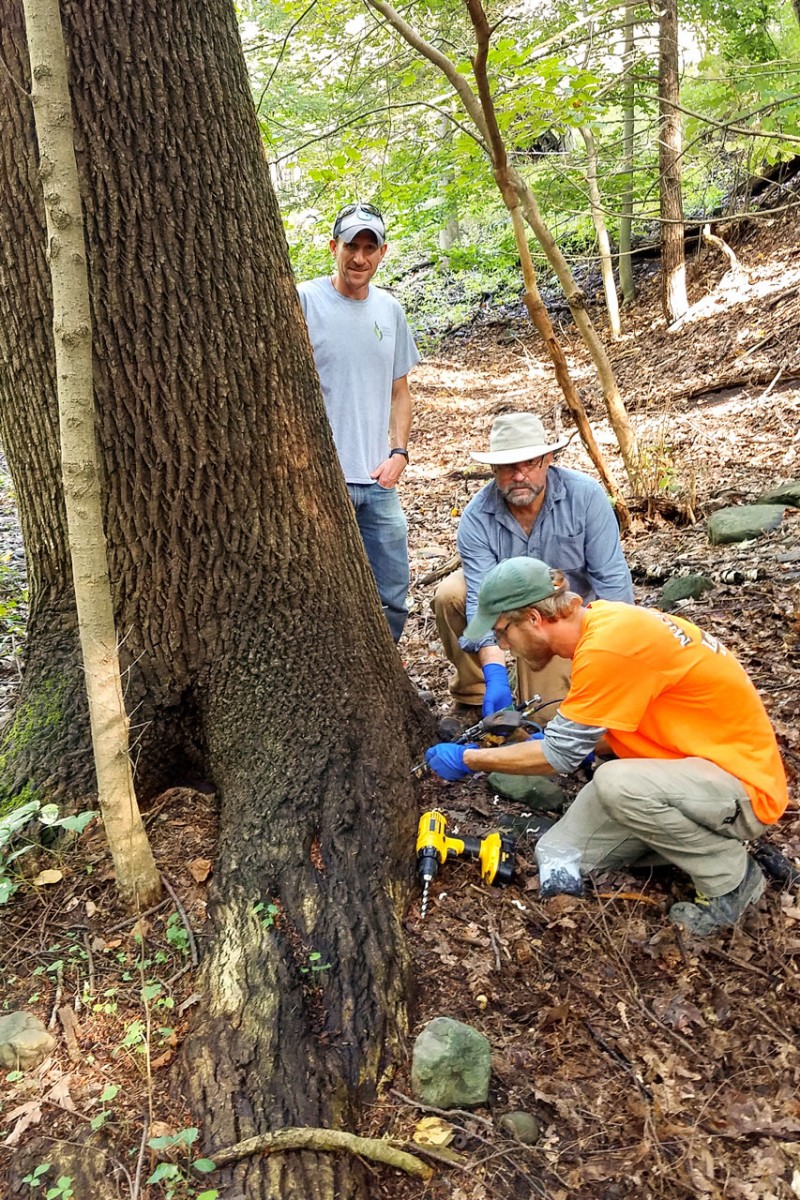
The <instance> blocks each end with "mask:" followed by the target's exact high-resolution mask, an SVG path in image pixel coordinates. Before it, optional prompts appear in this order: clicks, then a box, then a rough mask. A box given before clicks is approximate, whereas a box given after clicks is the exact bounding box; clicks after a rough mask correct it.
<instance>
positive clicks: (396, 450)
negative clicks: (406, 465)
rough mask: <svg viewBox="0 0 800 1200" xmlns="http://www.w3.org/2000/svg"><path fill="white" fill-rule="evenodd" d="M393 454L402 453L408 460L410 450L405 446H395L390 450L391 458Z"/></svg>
mask: <svg viewBox="0 0 800 1200" xmlns="http://www.w3.org/2000/svg"><path fill="white" fill-rule="evenodd" d="M393 454H402V456H403V458H404V459H405V460H406V462H408V451H407V450H406V449H405V448H404V447H403V446H395V448H394V450H390V451H389V458H391V457H392V455H393Z"/></svg>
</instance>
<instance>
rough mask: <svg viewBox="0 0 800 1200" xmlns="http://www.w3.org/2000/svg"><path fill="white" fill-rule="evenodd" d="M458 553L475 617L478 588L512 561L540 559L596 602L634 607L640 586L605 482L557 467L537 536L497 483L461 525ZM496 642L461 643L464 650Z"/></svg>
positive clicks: (487, 489)
mask: <svg viewBox="0 0 800 1200" xmlns="http://www.w3.org/2000/svg"><path fill="white" fill-rule="evenodd" d="M457 541H458V549H459V553H460V554H461V561H462V564H463V567H464V575H465V576H466V580H467V620H468V621H471V620H472V617H473V616H474V615H475V610H476V609H477V607H478V589H479V587H480V585H481V583H482V581H483V578H484V576H485V575H486V573H487V572H488V571H490V570H491V569H492V567H494V566H496V565H497V564H498V563H499V562H503V561H504V560H505V559H506V558H515V557H518V556H526V557H528V558H540V559H542V561H543V562H546V563H547V565H548V566H550V567H556V568H557V569H558V570H560V571H563V572H564V574H565V575H566V576H567V578H568V579H569V584H570V588H571V589H572V591H573V592H577V593H578V595H579V596H582V597H583V599H584V601H585V602H586V603H588V602H589V601H590V600H596V599H599V600H623V601H625V602H627V603H628V604H632V603H633V584H632V583H631V573H630V571H629V570H628V564H627V563H626V562H625V558H624V556H623V553H622V547H621V545H620V542H619V529H618V527H617V521H616V518H615V516H614V511H613V509H612V507H611V504H610V502H609V499H608V496H607V495H606V493H605V492H604V491H603V489H602V488H601V486H600V484H599V483H597V482H596V481H595V480H594V479H591V478H590V477H589V476H588V475H583V474H581V472H580V471H570V470H568V468H566V467H551V468H550V470H549V471H548V472H547V486H546V488H545V494H544V504H543V505H542V509H541V512H540V513H539V516H538V517H537V518H536V524H535V525H534V527H533V529H532V530H531V533H530V537H526V536H525V532H524V530H523V529H522V526H521V525H520V524H519V522H518V521H517V520H516V519H515V518H514V517H513V516H512V515H511V511H510V510H509V507H508V505H507V504H506V502H505V500H504V499H503V497H502V496H501V495H500V493H499V492H498V490H497V487H496V485H495V483H494V481H492V482H491V483H488V484H487V485H486V487H484V488H481V490H480V491H479V492H478V493H477V494H476V495H475V496H473V497H472V499H471V500H470V502H469V504H468V505H467V507H466V508H465V509H464V512H463V515H462V517H461V521H460V522H459V526H458V538H457ZM493 644H494V635H493V634H488V635H487V636H486V637H485V638H483V640H482V641H479V642H470V641H468V640H467V639H465V638H462V639H461V645H462V647H463V648H464V650H468V651H473V652H474V651H477V650H479V649H480V648H481V647H482V646H491V645H493Z"/></svg>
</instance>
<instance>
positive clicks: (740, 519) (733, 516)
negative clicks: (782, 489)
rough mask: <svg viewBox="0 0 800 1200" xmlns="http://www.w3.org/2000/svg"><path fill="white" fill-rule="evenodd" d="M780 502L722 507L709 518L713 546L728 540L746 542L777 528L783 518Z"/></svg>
mask: <svg viewBox="0 0 800 1200" xmlns="http://www.w3.org/2000/svg"><path fill="white" fill-rule="evenodd" d="M783 511H784V510H783V506H782V505H779V504H738V505H736V506H735V507H733V508H721V509H720V510H719V512H715V513H714V514H713V515H712V516H710V517H709V518H708V524H707V527H706V529H707V532H708V540H709V542H711V545H712V546H721V545H724V544H726V543H727V542H746V541H749V539H750V538H757V537H761V535H762V533H769V531H770V530H771V529H776V528H777V527H778V525H780V523H781V521H782V520H783Z"/></svg>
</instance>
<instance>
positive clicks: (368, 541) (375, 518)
mask: <svg viewBox="0 0 800 1200" xmlns="http://www.w3.org/2000/svg"><path fill="white" fill-rule="evenodd" d="M347 490H348V492H349V493H350V499H351V500H352V502H353V508H354V509H355V512H356V521H357V522H358V528H359V529H360V530H361V537H362V538H363V539H364V549H365V550H366V552H367V558H368V559H369V565H370V566H371V567H372V574H373V575H374V576H375V583H376V584H377V587H378V595H379V596H380V598H381V604H382V605H383V612H384V615H385V617H386V620H387V621H388V622H389V629H390V630H391V634H392V637H393V638H394V640H395V642H399V641H400V637H401V634H402V632H403V629H404V627H405V623H406V617H407V616H408V609H407V608H406V597H407V596H408V585H409V578H410V576H409V568H408V523H407V521H406V518H405V513H404V512H403V510H402V508H401V507H400V500H399V499H398V496H397V489H396V488H384V487H381V485H380V484H379V483H371V484H364V483H348V485H347Z"/></svg>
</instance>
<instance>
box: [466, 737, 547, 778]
mask: <svg viewBox="0 0 800 1200" xmlns="http://www.w3.org/2000/svg"><path fill="white" fill-rule="evenodd" d="M464 766H465V767H469V769H470V770H471V771H485V772H487V773H488V772H489V771H502V772H503V773H504V774H506V775H553V774H554V771H553V768H552V767H551V766H550V763H549V762H548V761H547V759H546V758H545V756H544V754H543V753H542V747H541V742H539V741H528V742H514V743H512V744H511V745H505V746H488V747H487V748H486V749H485V750H465V751H464Z"/></svg>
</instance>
